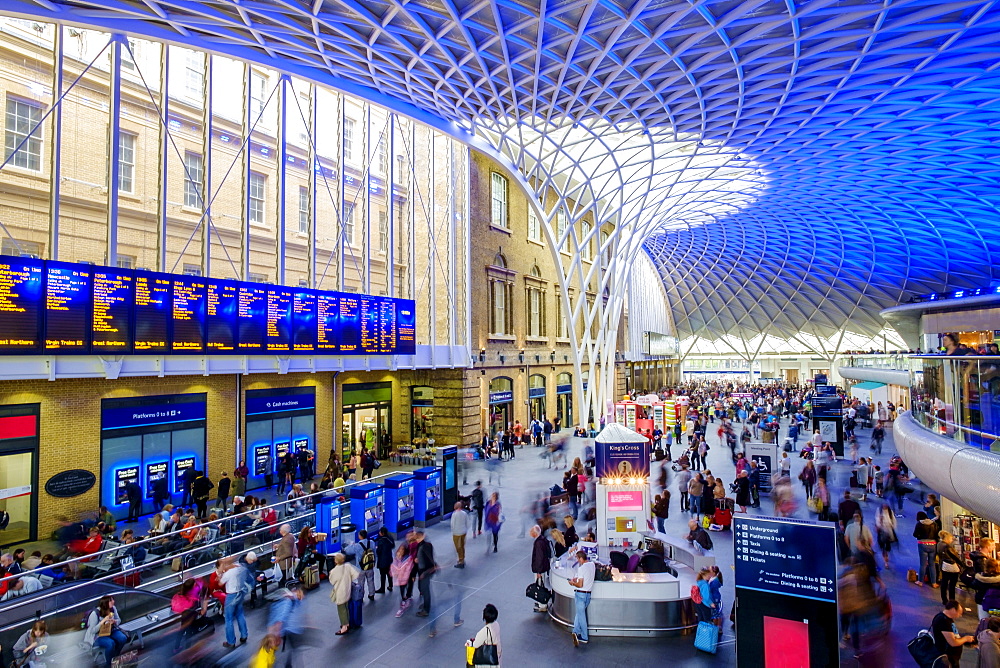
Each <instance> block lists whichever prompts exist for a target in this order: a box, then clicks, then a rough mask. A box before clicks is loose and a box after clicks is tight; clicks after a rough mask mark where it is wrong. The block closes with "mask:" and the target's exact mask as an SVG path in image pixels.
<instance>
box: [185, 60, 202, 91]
mask: <svg viewBox="0 0 1000 668" xmlns="http://www.w3.org/2000/svg"><path fill="white" fill-rule="evenodd" d="M184 93H185V94H186V95H187V96H188V97H189V98H191V99H195V100H200V99H201V97H202V95H204V93H205V56H204V55H203V54H201V53H199V52H197V51H188V52H187V53H186V54H185V55H184Z"/></svg>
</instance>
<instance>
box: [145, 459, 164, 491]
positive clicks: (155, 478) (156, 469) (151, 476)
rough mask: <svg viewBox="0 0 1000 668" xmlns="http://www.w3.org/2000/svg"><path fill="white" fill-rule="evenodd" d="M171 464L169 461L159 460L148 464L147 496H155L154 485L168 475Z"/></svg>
mask: <svg viewBox="0 0 1000 668" xmlns="http://www.w3.org/2000/svg"><path fill="white" fill-rule="evenodd" d="M168 469H169V466H168V464H167V462H157V463H155V464H146V498H147V499H151V498H153V487H154V485H155V483H157V482H159V481H160V480H163V479H164V478H166V477H167V473H168V472H169V471H168Z"/></svg>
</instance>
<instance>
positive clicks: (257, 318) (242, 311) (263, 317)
mask: <svg viewBox="0 0 1000 668" xmlns="http://www.w3.org/2000/svg"><path fill="white" fill-rule="evenodd" d="M237 295H238V299H239V301H238V303H237V306H236V323H237V348H238V349H239V351H240V352H241V353H259V352H263V350H264V338H265V329H266V321H267V288H265V287H264V286H262V285H261V286H257V285H240V286H239V288H238V289H237Z"/></svg>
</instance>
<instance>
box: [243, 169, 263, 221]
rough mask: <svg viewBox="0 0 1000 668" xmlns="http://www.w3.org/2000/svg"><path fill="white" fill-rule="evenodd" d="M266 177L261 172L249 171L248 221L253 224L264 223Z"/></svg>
mask: <svg viewBox="0 0 1000 668" xmlns="http://www.w3.org/2000/svg"><path fill="white" fill-rule="evenodd" d="M266 185H267V179H266V177H265V176H264V175H263V174H257V173H256V172H250V181H249V183H248V186H249V187H248V189H247V191H248V195H249V198H248V203H249V216H250V222H251V223H253V224H254V225H263V224H264V197H265V192H266Z"/></svg>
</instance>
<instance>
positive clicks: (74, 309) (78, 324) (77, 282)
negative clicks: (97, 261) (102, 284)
mask: <svg viewBox="0 0 1000 668" xmlns="http://www.w3.org/2000/svg"><path fill="white" fill-rule="evenodd" d="M90 281H91V270H90V267H89V266H86V265H78V264H69V263H67V262H46V263H45V351H46V352H49V353H85V352H87V351H88V350H89V349H90V329H91V328H90V301H91V288H90Z"/></svg>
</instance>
